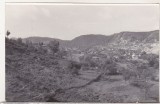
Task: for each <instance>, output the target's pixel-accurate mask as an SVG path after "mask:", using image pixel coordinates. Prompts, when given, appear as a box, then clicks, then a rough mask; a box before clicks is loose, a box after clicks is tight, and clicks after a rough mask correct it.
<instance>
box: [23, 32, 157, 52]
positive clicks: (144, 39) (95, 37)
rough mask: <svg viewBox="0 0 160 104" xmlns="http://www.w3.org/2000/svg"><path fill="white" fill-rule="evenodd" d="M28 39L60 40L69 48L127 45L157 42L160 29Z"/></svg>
mask: <svg viewBox="0 0 160 104" xmlns="http://www.w3.org/2000/svg"><path fill="white" fill-rule="evenodd" d="M27 40H29V41H32V42H33V43H37V42H44V43H48V42H49V41H52V40H58V41H59V42H60V45H61V47H67V48H79V49H86V48H90V47H92V46H106V45H107V44H117V45H121V44H122V45H124V44H125V45H127V44H133V43H134V44H138V43H144V44H146V43H150V44H153V43H157V42H158V41H159V30H155V31H149V32H120V33H115V34H112V35H109V36H106V35H100V34H89V35H81V36H79V37H76V38H74V39H73V40H69V41H68V40H61V39H55V38H48V37H29V38H25V39H23V41H24V42H26V41H27Z"/></svg>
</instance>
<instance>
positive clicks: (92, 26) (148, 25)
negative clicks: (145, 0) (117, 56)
mask: <svg viewBox="0 0 160 104" xmlns="http://www.w3.org/2000/svg"><path fill="white" fill-rule="evenodd" d="M5 18H6V27H5V28H6V30H9V31H10V32H11V37H17V38H18V37H21V38H26V37H31V36H40V37H51V38H58V39H63V40H71V39H73V38H75V37H77V36H80V35H86V34H103V35H111V34H114V33H118V32H122V31H152V30H158V29H159V6H158V5H156V4H121V5H120V4H112V5H111V4H102V5H101V4H99V5H95V4H90V5H88V4H86V5H85V4H83V5H80V4H75V5H69V4H67V5H62V4H59V5H45V4H44V5H6V17H5Z"/></svg>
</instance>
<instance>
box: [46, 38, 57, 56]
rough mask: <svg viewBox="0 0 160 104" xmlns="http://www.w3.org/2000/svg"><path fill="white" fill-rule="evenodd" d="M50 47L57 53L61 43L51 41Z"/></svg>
mask: <svg viewBox="0 0 160 104" xmlns="http://www.w3.org/2000/svg"><path fill="white" fill-rule="evenodd" d="M48 47H49V48H50V50H51V51H52V52H53V53H57V52H58V51H59V42H58V41H57V40H54V41H50V42H49V44H48Z"/></svg>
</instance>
